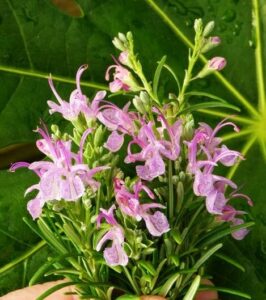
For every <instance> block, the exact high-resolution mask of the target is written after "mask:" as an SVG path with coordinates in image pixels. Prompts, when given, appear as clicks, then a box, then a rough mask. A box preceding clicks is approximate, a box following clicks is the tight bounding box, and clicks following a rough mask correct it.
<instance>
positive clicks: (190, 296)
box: [184, 275, 201, 300]
mask: <svg viewBox="0 0 266 300" xmlns="http://www.w3.org/2000/svg"><path fill="white" fill-rule="evenodd" d="M200 279H201V277H200V275H197V276H196V277H195V279H194V280H193V282H192V284H191V286H190V287H189V289H188V291H187V293H186V295H185V297H184V300H193V299H194V297H195V295H196V293H197V290H198V288H199V285H200Z"/></svg>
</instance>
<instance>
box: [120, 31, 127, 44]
mask: <svg viewBox="0 0 266 300" xmlns="http://www.w3.org/2000/svg"><path fill="white" fill-rule="evenodd" d="M118 38H119V40H120V41H121V42H123V43H126V42H127V38H126V36H125V35H124V33H121V32H119V33H118Z"/></svg>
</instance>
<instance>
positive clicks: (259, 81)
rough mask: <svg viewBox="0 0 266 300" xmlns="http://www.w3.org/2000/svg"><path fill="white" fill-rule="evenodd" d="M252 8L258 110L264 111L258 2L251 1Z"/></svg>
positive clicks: (255, 0) (256, 0)
mask: <svg viewBox="0 0 266 300" xmlns="http://www.w3.org/2000/svg"><path fill="white" fill-rule="evenodd" d="M252 6H253V22H252V23H253V24H252V25H253V28H254V30H255V36H256V49H255V59H256V74H257V89H258V97H259V99H258V104H259V109H260V110H261V111H264V109H265V100H266V99H265V85H264V74H263V55H262V43H261V26H260V25H261V24H260V13H259V1H258V0H252Z"/></svg>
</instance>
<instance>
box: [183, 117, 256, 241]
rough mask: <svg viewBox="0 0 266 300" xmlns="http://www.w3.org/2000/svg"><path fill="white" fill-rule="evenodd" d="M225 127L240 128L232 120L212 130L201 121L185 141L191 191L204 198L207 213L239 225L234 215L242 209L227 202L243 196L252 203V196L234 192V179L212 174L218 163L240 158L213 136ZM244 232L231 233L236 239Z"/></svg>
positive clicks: (241, 221) (230, 161)
mask: <svg viewBox="0 0 266 300" xmlns="http://www.w3.org/2000/svg"><path fill="white" fill-rule="evenodd" d="M225 126H233V128H234V130H235V131H236V132H238V131H239V128H238V127H237V126H236V125H235V124H234V123H232V122H227V121H226V120H223V121H222V122H220V123H219V124H218V125H217V126H216V127H215V129H212V128H211V127H210V126H209V125H208V124H205V123H201V124H200V127H199V128H198V129H197V130H196V131H195V134H194V137H193V138H192V140H191V141H187V142H186V144H187V146H188V162H189V163H188V171H189V172H190V173H191V174H193V175H194V184H193V190H194V193H195V195H196V196H202V197H205V198H206V208H207V210H208V212H209V213H211V214H214V215H218V216H219V218H220V219H221V220H224V221H228V222H231V223H232V224H233V225H239V224H242V223H243V222H244V221H243V220H242V219H239V218H236V216H237V215H241V214H243V212H241V211H237V210H235V209H234V208H233V207H232V206H231V205H228V201H229V200H230V199H232V198H236V197H242V198H244V199H247V202H248V204H249V205H251V206H252V201H251V199H249V197H247V196H246V195H243V194H239V193H237V192H236V190H237V185H236V184H235V183H234V182H233V181H231V180H229V179H227V178H225V177H223V176H219V175H215V174H213V172H214V169H215V167H216V166H217V165H218V163H221V164H223V165H224V166H227V167H231V166H233V165H234V164H236V163H237V159H238V158H240V159H243V156H242V155H241V154H240V153H239V152H238V151H234V150H229V149H228V148H227V147H226V146H225V145H221V139H220V138H218V137H216V134H217V133H218V131H219V130H220V129H221V128H223V127H225ZM227 186H229V187H231V188H232V189H233V190H234V192H233V193H231V194H230V195H229V197H226V196H225V192H226V188H227ZM247 232H248V231H247V230H246V229H241V230H239V231H237V232H234V233H233V234H232V235H233V237H235V238H236V239H243V238H244V237H245V235H246V234H247Z"/></svg>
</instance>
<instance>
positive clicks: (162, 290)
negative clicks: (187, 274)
mask: <svg viewBox="0 0 266 300" xmlns="http://www.w3.org/2000/svg"><path fill="white" fill-rule="evenodd" d="M179 277H180V274H179V273H175V274H173V275H172V276H170V277H169V278H168V279H167V281H166V282H165V283H164V284H163V285H162V286H160V287H158V288H157V289H155V290H154V291H153V294H155V295H156V294H159V295H160V296H163V297H166V295H167V294H168V292H169V291H170V290H171V288H172V286H173V285H174V284H175V283H176V281H177V279H178V278H179Z"/></svg>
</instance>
